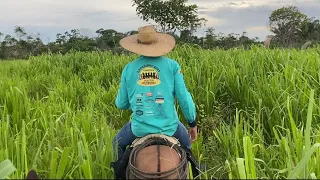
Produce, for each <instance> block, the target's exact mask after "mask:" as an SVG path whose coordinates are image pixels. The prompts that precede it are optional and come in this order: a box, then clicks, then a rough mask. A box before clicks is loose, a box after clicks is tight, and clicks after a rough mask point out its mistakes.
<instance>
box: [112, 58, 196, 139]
mask: <svg viewBox="0 0 320 180" xmlns="http://www.w3.org/2000/svg"><path fill="white" fill-rule="evenodd" d="M175 97H177V100H178V103H179V105H180V107H181V109H182V112H183V115H184V117H185V119H186V120H187V121H188V124H189V126H190V127H194V126H196V110H195V105H194V102H193V99H192V97H191V95H190V93H189V91H188V89H187V87H186V85H185V82H184V78H183V74H182V71H181V67H180V65H179V64H178V63H177V62H176V61H175V60H173V59H170V58H167V57H164V56H161V57H145V56H140V57H139V58H137V59H136V60H134V61H132V62H130V63H129V64H127V65H126V66H125V67H124V69H123V71H122V74H121V80H120V89H119V91H118V95H117V98H116V106H117V107H118V108H119V109H124V110H129V109H130V110H132V116H131V123H132V124H131V125H132V132H133V134H134V135H136V136H137V137H143V136H145V135H148V134H153V133H160V134H165V135H168V136H172V135H173V134H174V133H175V131H176V130H177V127H178V121H179V119H178V114H177V111H176V108H175V104H174V102H175Z"/></svg>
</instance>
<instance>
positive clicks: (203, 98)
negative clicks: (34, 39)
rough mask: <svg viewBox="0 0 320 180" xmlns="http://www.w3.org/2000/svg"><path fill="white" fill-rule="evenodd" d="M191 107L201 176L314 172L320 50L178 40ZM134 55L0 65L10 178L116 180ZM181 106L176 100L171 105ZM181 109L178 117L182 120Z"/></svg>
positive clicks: (0, 148)
mask: <svg viewBox="0 0 320 180" xmlns="http://www.w3.org/2000/svg"><path fill="white" fill-rule="evenodd" d="M168 56H169V57H172V58H174V59H176V60H177V61H178V62H179V63H180V64H181V66H182V68H183V72H184V77H185V81H186V84H187V86H188V88H189V90H190V92H191V93H192V95H193V97H194V100H195V103H196V105H197V112H198V121H199V129H200V131H201V136H200V138H199V139H198V140H197V142H196V143H195V144H193V152H194V153H195V155H196V156H197V158H198V159H199V160H200V162H202V163H205V164H206V166H207V170H206V172H204V174H203V178H205V177H206V178H286V177H288V178H296V177H297V178H315V177H317V178H319V177H320V166H319V163H320V149H319V147H320V144H319V143H317V142H320V129H319V120H320V118H319V117H320V116H319V115H320V97H319V94H320V93H319V92H320V74H319V72H320V65H319V64H320V47H314V48H309V49H307V50H288V49H273V50H270V49H265V48H263V47H259V46H251V48H250V49H249V50H244V49H242V48H237V49H230V50H227V51H226V50H222V49H215V50H213V51H212V50H204V49H200V48H198V47H192V46H186V45H184V46H178V47H177V48H176V49H175V50H174V51H173V52H172V53H170V54H169V55H168ZM136 57H137V56H136V55H130V56H126V55H123V54H120V55H115V54H113V53H112V52H70V53H67V54H66V55H41V56H38V57H31V58H30V59H29V60H28V61H18V62H14V61H12V62H7V63H5V64H4V63H0V64H1V66H0V73H1V81H0V88H1V91H0V114H1V117H0V118H1V120H0V162H2V161H3V160H5V159H9V160H10V161H12V163H13V165H14V166H15V167H16V171H15V172H14V173H13V174H11V175H10V176H9V177H10V178H23V177H24V176H25V175H26V173H27V172H28V170H29V169H30V168H35V169H36V170H37V171H38V172H39V174H40V177H41V178H113V173H112V171H111V170H110V169H109V163H110V161H111V160H112V157H113V156H112V148H111V142H112V138H113V136H114V135H115V133H116V132H117V130H118V129H119V128H120V127H121V126H122V125H123V124H124V123H126V122H127V121H128V120H129V116H130V112H128V111H121V110H118V109H117V108H116V107H115V104H114V100H115V97H116V94H117V91H118V87H119V80H120V74H121V71H122V68H123V67H124V65H125V64H126V63H128V62H130V61H131V60H133V59H134V58H136ZM178 108H179V107H178ZM178 110H179V115H180V117H181V121H182V122H185V121H184V119H183V116H182V113H181V111H180V109H178Z"/></svg>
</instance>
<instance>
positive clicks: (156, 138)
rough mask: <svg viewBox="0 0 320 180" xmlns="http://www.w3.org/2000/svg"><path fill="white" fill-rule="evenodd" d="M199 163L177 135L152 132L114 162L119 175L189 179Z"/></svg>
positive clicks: (138, 177)
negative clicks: (181, 143)
mask: <svg viewBox="0 0 320 180" xmlns="http://www.w3.org/2000/svg"><path fill="white" fill-rule="evenodd" d="M188 162H191V166H192V173H193V175H198V174H199V171H198V170H199V167H198V164H197V162H196V159H195V158H194V156H193V154H192V152H191V151H190V150H189V149H187V148H186V147H182V146H181V145H180V143H179V141H178V140H177V139H176V138H174V137H169V136H166V135H161V134H150V135H147V136H145V137H142V138H137V139H136V140H135V141H133V143H132V144H131V146H130V147H129V148H127V150H126V151H125V153H124V156H123V158H122V159H120V160H118V161H116V162H112V163H111V167H112V168H113V169H114V173H115V177H116V179H189V177H190V176H189V173H190V172H189V166H188Z"/></svg>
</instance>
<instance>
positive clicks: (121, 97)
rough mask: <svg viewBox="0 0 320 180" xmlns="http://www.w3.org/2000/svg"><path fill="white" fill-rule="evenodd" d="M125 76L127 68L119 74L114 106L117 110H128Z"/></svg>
mask: <svg viewBox="0 0 320 180" xmlns="http://www.w3.org/2000/svg"><path fill="white" fill-rule="evenodd" d="M126 75H127V66H125V67H124V69H123V71H122V73H121V79H120V89H119V90H118V95H117V98H116V106H117V107H118V108H119V109H129V108H130V103H129V97H128V91H127V82H126Z"/></svg>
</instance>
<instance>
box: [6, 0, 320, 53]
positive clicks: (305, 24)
mask: <svg viewBox="0 0 320 180" xmlns="http://www.w3.org/2000/svg"><path fill="white" fill-rule="evenodd" d="M131 3H132V6H133V7H135V10H136V15H137V16H138V17H140V18H141V19H142V20H143V21H145V22H146V23H151V24H153V25H156V27H157V28H158V30H159V31H160V32H165V33H169V34H172V35H173V36H174V37H175V39H176V41H177V44H191V45H198V46H200V47H202V48H204V49H210V50H214V49H225V50H228V49H232V48H236V47H245V48H247V49H248V48H250V46H251V45H259V44H263V43H264V42H265V39H262V40H259V39H258V38H249V36H248V34H247V32H234V33H230V34H224V33H223V32H222V33H220V32H216V31H215V29H214V27H206V28H207V29H206V32H205V35H204V36H203V37H198V36H196V35H194V34H195V32H196V31H197V30H198V29H199V28H201V27H202V26H203V25H205V22H207V20H206V19H205V18H201V17H198V6H197V5H196V4H188V5H186V4H187V0H166V1H162V0H131ZM265 21H266V23H267V24H268V26H269V29H270V33H271V34H272V35H271V34H270V36H272V39H270V40H269V41H268V42H269V43H268V45H266V46H267V47H270V48H299V49H300V48H301V47H302V46H303V45H305V47H312V46H313V45H317V44H319V42H320V21H319V19H315V18H313V17H307V16H306V15H305V14H303V12H300V11H299V10H298V8H297V7H294V6H288V7H283V8H279V9H276V10H274V11H272V12H270V17H269V19H266V20H265ZM13 32H14V34H15V35H16V37H14V36H13V35H5V34H3V33H1V29H0V59H27V58H28V57H29V56H38V55H41V54H43V53H54V54H66V53H68V52H70V51H72V50H76V51H81V52H93V51H98V52H100V51H106V50H107V51H112V52H114V53H115V54H121V53H123V52H124V51H123V50H122V49H121V48H120V47H119V41H120V39H121V38H123V37H125V36H127V35H131V34H134V33H136V32H137V29H134V30H132V31H128V32H117V31H116V30H114V29H111V27H107V28H100V29H98V30H96V32H95V33H96V34H95V35H94V36H93V37H88V36H85V35H83V34H81V31H80V30H78V29H71V30H70V32H68V31H66V32H61V33H58V32H57V33H58V34H57V35H56V39H55V41H53V42H48V43H47V44H45V43H44V42H42V40H41V35H40V34H37V35H31V34H34V33H33V32H32V33H30V34H29V33H27V32H26V31H25V29H24V28H23V27H21V26H16V27H15V28H14V31H13ZM305 47H304V48H305Z"/></svg>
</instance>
